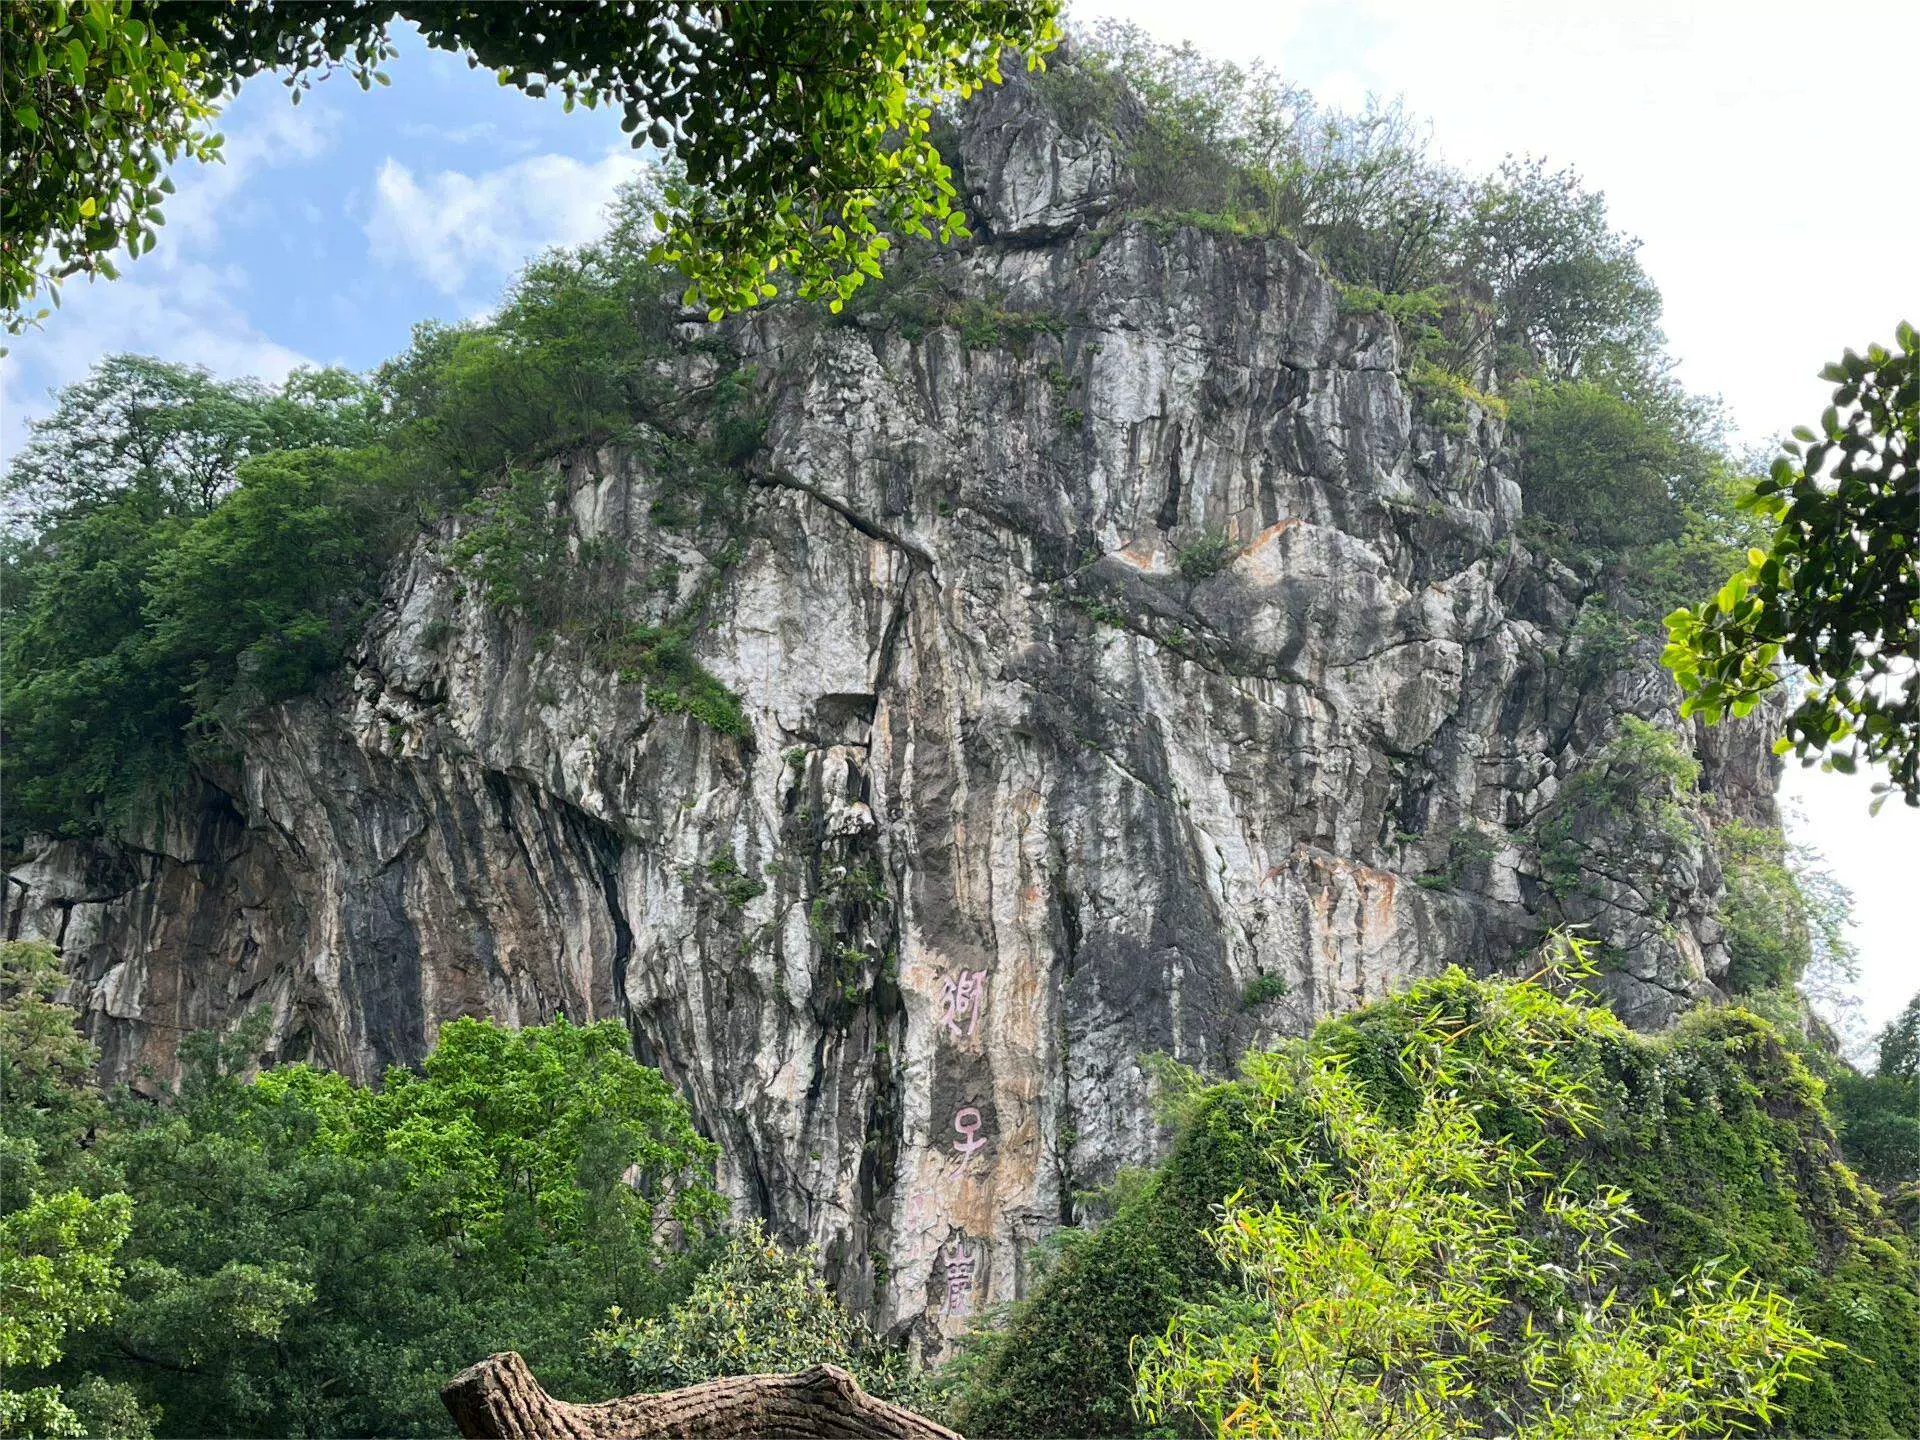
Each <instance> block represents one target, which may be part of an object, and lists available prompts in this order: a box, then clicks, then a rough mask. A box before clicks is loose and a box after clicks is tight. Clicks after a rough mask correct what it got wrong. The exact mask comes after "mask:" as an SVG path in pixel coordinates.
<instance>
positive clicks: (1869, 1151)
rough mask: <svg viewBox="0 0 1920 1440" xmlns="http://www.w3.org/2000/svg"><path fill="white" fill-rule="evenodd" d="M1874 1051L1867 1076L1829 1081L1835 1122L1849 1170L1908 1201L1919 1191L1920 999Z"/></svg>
mask: <svg viewBox="0 0 1920 1440" xmlns="http://www.w3.org/2000/svg"><path fill="white" fill-rule="evenodd" d="M1878 1050H1879V1056H1878V1058H1879V1062H1880V1063H1879V1066H1878V1067H1877V1068H1876V1069H1875V1071H1874V1073H1873V1074H1871V1075H1862V1074H1859V1073H1858V1072H1857V1071H1853V1070H1850V1069H1843V1070H1841V1071H1840V1072H1839V1074H1837V1075H1836V1076H1835V1077H1834V1079H1833V1082H1832V1083H1833V1089H1834V1100H1833V1109H1834V1115H1835V1120H1836V1124H1837V1126H1838V1128H1839V1131H1840V1142H1841V1144H1843V1145H1844V1146H1845V1147H1846V1150H1847V1158H1848V1159H1849V1160H1851V1161H1852V1162H1853V1164H1854V1166H1855V1168H1857V1169H1858V1170H1859V1171H1860V1173H1861V1174H1862V1175H1863V1176H1865V1177H1866V1178H1867V1179H1868V1180H1869V1181H1870V1182H1872V1183H1873V1184H1874V1185H1876V1186H1878V1187H1879V1188H1880V1189H1881V1190H1882V1191H1884V1192H1886V1193H1887V1194H1888V1195H1894V1194H1896V1193H1901V1194H1904V1195H1905V1196H1907V1197H1909V1203H1911V1198H1912V1197H1913V1196H1914V1193H1915V1190H1916V1187H1920V995H1916V996H1914V998H1913V999H1911V1000H1909V1001H1908V1002H1907V1007H1906V1009H1904V1010H1902V1011H1901V1012H1900V1014H1899V1015H1898V1016H1897V1017H1895V1018H1894V1019H1893V1020H1892V1021H1891V1022H1889V1023H1888V1025H1887V1027H1886V1028H1885V1029H1884V1030H1882V1031H1881V1032H1880V1036H1879V1046H1878Z"/></svg>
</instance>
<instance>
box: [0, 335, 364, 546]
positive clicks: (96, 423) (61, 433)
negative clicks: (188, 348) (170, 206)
mask: <svg viewBox="0 0 1920 1440" xmlns="http://www.w3.org/2000/svg"><path fill="white" fill-rule="evenodd" d="M375 414H376V397H375V396H374V394H373V392H372V390H371V389H370V388H369V387H368V385H367V384H366V382H365V381H363V380H361V379H360V378H359V377H358V376H355V375H352V374H349V373H348V372H347V371H345V370H338V369H329V370H304V369H303V370H296V371H294V372H293V374H292V375H291V376H289V377H288V378H287V382H286V384H285V385H283V386H280V387H278V388H274V387H270V386H266V385H262V384H260V383H258V382H257V381H252V380H237V381H234V380H216V379H214V378H213V377H212V376H211V375H209V374H208V373H207V372H206V371H205V370H203V369H199V368H197V367H195V366H189V365H175V364H171V363H169V362H168V361H165V360H155V359H153V358H152V357H151V356H146V355H109V356H107V357H106V358H105V359H104V360H102V361H100V362H99V363H98V364H97V365H95V366H94V367H93V369H92V370H91V371H90V372H89V373H88V375H87V377H86V378H85V379H84V380H80V381H78V382H76V383H75V384H72V385H69V386H68V387H67V388H66V389H64V390H62V391H61V392H60V397H59V401H58V404H57V405H56V406H55V409H54V413H53V414H52V415H50V416H48V417H47V418H46V419H44V420H36V421H34V422H33V423H32V425H31V427H30V428H31V431H32V438H31V439H30V440H29V441H28V443H27V444H26V445H25V446H23V447H22V448H21V450H20V453H19V454H17V455H16V456H14V457H13V459H12V461H11V462H10V463H9V465H8V467H7V477H6V495H7V503H8V510H9V512H10V513H11V514H12V516H13V517H14V518H15V519H16V520H18V521H24V522H26V523H29V524H31V523H33V522H35V521H38V520H44V519H45V518H47V517H49V516H51V515H54V514H57V513H60V512H62V511H66V510H73V509H87V508H90V507H92V506H96V505H99V504H102V503H104V502H106V501H108V500H111V499H113V498H115V497H117V496H121V495H126V494H129V493H132V494H138V495H140V496H142V497H144V498H145V499H147V500H148V501H149V502H150V503H151V504H152V505H153V506H154V507H155V508H156V509H158V510H160V511H162V512H164V513H166V514H170V515H201V514H205V513H206V512H207V511H209V510H211V509H212V508H213V507H214V505H215V504H216V503H217V502H218V501H219V500H220V498H221V497H222V496H223V495H225V494H226V493H227V492H228V491H229V490H231V489H232V488H233V485H234V481H235V479H236V478H237V475H238V469H239V465H240V462H241V461H243V460H245V459H246V458H247V457H248V456H250V455H257V454H261V453H263V452H266V451H270V450H299V449H305V448H307V447H309V446H315V445H328V446H355V445H361V444H364V443H366V441H367V440H369V439H371V438H372V436H373V433H374V423H375Z"/></svg>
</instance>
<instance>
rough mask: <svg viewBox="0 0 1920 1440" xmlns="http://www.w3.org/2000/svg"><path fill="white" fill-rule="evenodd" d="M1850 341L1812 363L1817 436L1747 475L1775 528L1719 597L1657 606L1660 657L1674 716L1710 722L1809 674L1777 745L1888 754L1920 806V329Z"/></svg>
mask: <svg viewBox="0 0 1920 1440" xmlns="http://www.w3.org/2000/svg"><path fill="white" fill-rule="evenodd" d="M1895 344H1896V346H1897V348H1896V349H1893V350H1888V349H1886V348H1885V347H1884V346H1880V345H1870V346H1868V347H1867V353H1866V354H1865V355H1864V356H1862V355H1856V354H1854V353H1853V352H1852V351H1851V350H1849V351H1848V352H1847V353H1846V354H1845V356H1843V357H1842V358H1841V359H1840V361H1839V362H1838V363H1837V364H1833V365H1829V366H1828V367H1827V368H1826V369H1825V370H1823V371H1822V372H1821V374H1822V376H1823V378H1825V379H1827V380H1831V381H1832V382H1833V383H1834V387H1835V388H1834V392H1833V404H1832V405H1830V406H1828V407H1827V409H1826V411H1825V412H1824V413H1823V414H1822V415H1821V417H1820V431H1819V433H1818V434H1816V433H1815V432H1814V431H1813V430H1811V429H1808V428H1807V427H1805V426H1802V427H1800V428H1799V429H1797V430H1795V431H1794V438H1793V439H1792V440H1791V441H1789V442H1788V443H1787V445H1786V453H1785V454H1783V455H1782V456H1780V457H1779V458H1778V459H1776V460H1775V461H1774V462H1773V466H1772V468H1771V469H1770V471H1769V472H1768V475H1767V478H1766V479H1765V480H1762V481H1761V482H1760V483H1759V484H1758V485H1756V486H1755V488H1754V492H1753V498H1752V501H1751V505H1752V507H1753V508H1754V509H1755V510H1756V511H1757V512H1758V513H1759V514H1761V515H1762V516H1764V517H1765V518H1766V519H1767V520H1768V521H1770V522H1771V523H1772V525H1773V527H1774V528H1773V532H1772V537H1771V540H1770V542H1769V543H1768V544H1766V545H1765V547H1764V548H1763V547H1761V546H1755V547H1754V548H1753V549H1751V550H1749V552H1748V554H1747V563H1746V565H1745V566H1744V567H1743V568H1741V569H1739V570H1736V571H1735V572H1734V573H1733V575H1732V577H1731V578H1730V579H1728V580H1727V582H1726V584H1725V585H1723V586H1722V587H1721V588H1720V591H1719V593H1718V594H1717V595H1715V596H1714V597H1713V598H1711V599H1709V600H1706V601H1704V602H1702V603H1701V604H1699V605H1697V606H1694V607H1692V608H1682V609H1678V610H1675V611H1674V612H1673V613H1672V614H1670V615H1668V616H1667V632H1668V638H1669V644H1668V647H1667V652H1666V655H1665V657H1664V658H1665V660H1666V663H1667V665H1668V666H1669V667H1670V668H1671V669H1672V670H1673V673H1674V678H1675V679H1676V680H1678V681H1679V682H1680V687H1681V689H1682V690H1684V691H1685V692H1686V696H1687V699H1686V702H1685V708H1684V711H1683V713H1686V714H1698V715H1699V716H1700V717H1701V718H1702V719H1704V720H1706V721H1707V722H1708V723H1709V724H1712V723H1714V722H1716V721H1718V720H1720V719H1721V718H1722V717H1723V716H1726V715H1744V714H1746V713H1747V712H1748V711H1750V710H1751V709H1752V708H1753V707H1754V706H1755V705H1756V704H1758V703H1759V700H1760V698H1761V696H1763V695H1764V694H1766V692H1767V691H1769V690H1771V689H1772V688H1773V686H1774V685H1776V684H1777V683H1779V680H1780V678H1781V675H1780V666H1781V665H1782V664H1785V665H1788V666H1793V667H1796V668H1797V669H1798V670H1800V671H1802V672H1804V685H1803V689H1802V693H1801V698H1800V702H1799V704H1798V705H1797V706H1796V707H1795V709H1794V710H1793V713H1792V714H1790V715H1789V716H1788V717H1787V729H1786V734H1785V735H1784V736H1783V737H1781V739H1780V741H1779V742H1778V744H1777V745H1776V746H1775V748H1776V749H1777V750H1779V751H1780V752H1781V753H1783V754H1784V753H1785V752H1786V751H1788V750H1794V751H1797V752H1798V753H1799V755H1800V756H1801V757H1802V759H1803V760H1804V761H1806V763H1809V764H1810V763H1812V761H1813V760H1814V759H1815V758H1817V757H1818V756H1820V755H1821V754H1822V753H1824V754H1825V755H1826V757H1827V759H1826V763H1827V764H1828V765H1830V766H1831V767H1832V768H1834V769H1836V770H1841V771H1845V772H1848V773H1851V772H1852V771H1853V770H1854V769H1855V768H1856V767H1857V766H1858V765H1859V764H1860V763H1861V762H1862V761H1865V762H1867V763H1869V764H1883V765H1885V766H1886V767H1887V768H1888V770H1889V771H1890V772H1891V775H1892V784H1891V786H1886V785H1882V786H1880V787H1877V788H1879V789H1880V791H1881V794H1880V795H1879V796H1877V797H1876V799H1875V801H1874V804H1875V805H1876V807H1877V806H1878V805H1879V804H1880V802H1881V800H1883V799H1884V798H1885V794H1886V793H1887V791H1889V790H1890V789H1891V788H1893V787H1897V788H1898V789H1899V790H1900V791H1901V793H1902V794H1903V795H1904V796H1905V798H1906V801H1907V803H1908V804H1909V805H1920V667H1917V666H1916V662H1915V655H1916V652H1917V651H1920V562H1916V557H1915V550H1914V547H1915V543H1916V542H1915V535H1916V529H1915V525H1914V517H1915V515H1916V513H1920V469H1916V464H1917V463H1920V354H1917V353H1916V352H1920V340H1917V339H1916V337H1915V332H1914V329H1913V327H1912V326H1911V325H1909V324H1905V323H1902V324H1901V325H1900V326H1899V327H1898V328H1897V331H1896V340H1895Z"/></svg>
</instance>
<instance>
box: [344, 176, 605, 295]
mask: <svg viewBox="0 0 1920 1440" xmlns="http://www.w3.org/2000/svg"><path fill="white" fill-rule="evenodd" d="M642 168H643V165H642V162H641V161H640V159H639V158H638V157H636V156H635V155H633V154H632V153H631V152H629V151H626V150H610V151H608V152H607V154H606V155H605V156H603V157H602V158H601V159H600V160H598V161H595V162H592V163H588V162H585V161H581V160H575V159H573V158H572V157H570V156H566V155H535V156H531V157H529V158H528V159H525V160H520V161H516V162H515V163H514V164H512V165H507V166H503V167H502V168H500V169H498V170H489V171H486V172H484V173H482V174H479V175H468V174H466V173H464V172H462V171H459V170H442V171H439V172H438V173H436V174H432V175H429V176H427V177H426V178H425V179H424V180H421V179H416V178H415V176H414V173H413V171H411V170H410V169H408V168H407V167H406V166H405V165H402V164H401V163H400V162H399V161H397V160H395V159H393V158H392V157H391V156H389V157H388V158H387V159H386V160H385V161H384V162H383V163H382V164H381V166H380V171H379V174H378V175H377V176H376V177H375V179H374V198H373V214H372V218H370V219H369V220H368V221H367V226H366V233H367V240H368V242H369V244H370V245H371V246H372V249H373V253H374V254H375V255H377V256H378V257H379V258H380V260H381V261H382V262H383V263H385V264H388V265H399V266H404V267H405V268H407V269H409V270H411V271H412V272H414V273H415V274H416V275H418V276H419V277H420V278H421V279H423V280H425V281H426V282H427V283H428V284H429V285H431V286H433V287H434V288H435V289H436V290H438V291H440V292H441V293H442V294H443V295H449V296H460V295H465V294H468V293H470V287H471V286H472V285H474V284H476V283H483V284H488V285H491V284H497V283H498V282H499V281H500V280H501V279H502V278H504V277H505V276H506V275H508V274H510V273H511V272H512V271H513V270H515V269H517V268H518V267H519V266H520V265H521V264H523V263H524V262H525V261H526V260H527V259H529V258H530V257H531V256H533V255H535V254H537V253H539V252H540V251H541V250H544V249H547V248H548V247H550V246H554V245H578V244H580V243H582V242H583V241H586V240H590V239H592V238H593V237H594V236H595V235H597V234H599V232H600V230H601V227H602V225H603V223H604V218H605V210H606V206H607V202H608V201H609V200H611V199H612V198H613V193H614V191H615V190H617V189H618V188H619V186H620V185H621V184H622V183H623V182H624V181H627V180H630V179H632V178H633V177H634V176H636V175H638V174H639V173H640V172H641V170H642Z"/></svg>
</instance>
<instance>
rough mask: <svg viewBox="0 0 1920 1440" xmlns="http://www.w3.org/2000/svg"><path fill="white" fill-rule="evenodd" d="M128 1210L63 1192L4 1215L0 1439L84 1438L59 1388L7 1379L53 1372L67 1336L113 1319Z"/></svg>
mask: <svg viewBox="0 0 1920 1440" xmlns="http://www.w3.org/2000/svg"><path fill="white" fill-rule="evenodd" d="M128 1210H129V1202H128V1200H127V1197H126V1196H125V1195H107V1196H104V1197H102V1198H101V1199H98V1200H90V1199H88V1198H87V1197H86V1196H84V1195H82V1194H81V1193H80V1192H79V1191H78V1190H65V1191H61V1192H59V1193H57V1194H52V1195H35V1196H33V1197H32V1198H31V1199H30V1200H28V1201H27V1203H26V1205H25V1206H23V1207H22V1208H21V1209H18V1210H14V1211H10V1212H8V1213H4V1214H0V1435H35V1434H44V1435H85V1434H86V1433H87V1431H86V1427H85V1426H84V1424H83V1423H82V1421H81V1418H80V1417H79V1416H78V1415H76V1414H75V1413H74V1411H73V1410H72V1408H71V1407H70V1406H68V1405H67V1404H66V1403H65V1401H64V1400H63V1399H62V1398H61V1392H60V1388H59V1387H58V1386H54V1385H36V1386H34V1387H33V1388H32V1389H29V1390H9V1389H6V1388H4V1386H5V1383H6V1379H7V1372H9V1371H12V1370H19V1369H44V1368H45V1367H47V1366H49V1365H52V1364H53V1363H54V1362H55V1361H57V1360H59V1359H60V1354H61V1349H62V1347H63V1345H64V1344H65V1341H66V1337H67V1334H68V1332H69V1331H70V1330H73V1329H75V1328H77V1327H79V1326H83V1325H89V1324H92V1323H94V1322H96V1321H99V1320H104V1319H105V1318H106V1317H107V1316H108V1315H109V1314H110V1313H111V1312H112V1309H113V1302H114V1297H115V1291H116V1290H117V1288H118V1285H119V1281H120V1271H119V1268H118V1267H117V1266H116V1265H115V1264H114V1257H115V1256H116V1255H117V1254H118V1253H119V1250H120V1247H121V1245H122V1244H124V1243H125V1241H126V1238H127V1228H128V1226H127V1213H128Z"/></svg>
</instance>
